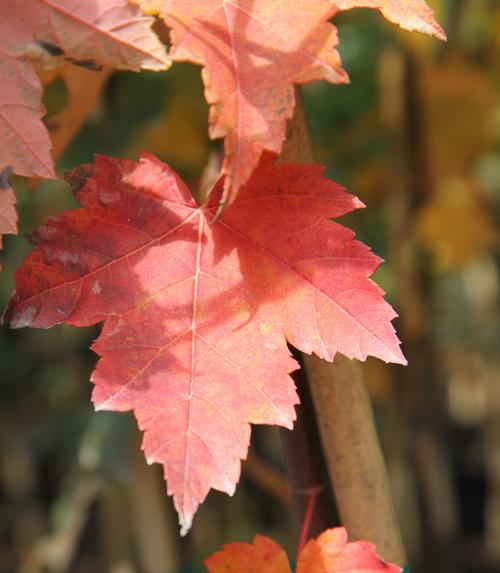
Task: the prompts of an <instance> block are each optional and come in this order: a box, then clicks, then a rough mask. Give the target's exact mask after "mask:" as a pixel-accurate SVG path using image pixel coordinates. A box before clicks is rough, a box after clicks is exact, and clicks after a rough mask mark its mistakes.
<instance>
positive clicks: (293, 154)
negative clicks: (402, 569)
mask: <svg viewBox="0 0 500 573" xmlns="http://www.w3.org/2000/svg"><path fill="white" fill-rule="evenodd" d="M296 97H297V105H296V111H295V115H294V117H293V119H292V122H291V126H290V131H289V136H288V139H287V141H286V142H285V145H284V148H283V153H282V155H281V160H282V161H288V162H295V163H299V162H311V161H312V155H313V154H312V146H311V140H310V137H309V132H308V128H307V123H306V118H305V112H304V106H303V103H302V98H301V95H300V92H299V91H298V90H296ZM303 361H304V364H305V370H306V372H307V378H308V381H309V387H310V390H311V394H312V397H313V401H314V405H315V411H316V415H317V423H318V426H319V431H320V434H321V441H322V444H323V450H324V454H325V457H326V462H327V466H328V470H329V473H330V479H331V483H332V486H333V490H334V493H335V499H336V501H337V506H338V510H339V514H340V518H341V522H342V524H343V525H344V526H345V527H346V528H347V529H348V531H349V533H350V535H351V537H352V538H355V539H359V538H363V539H367V540H369V541H371V542H373V543H375V544H376V545H377V550H378V552H379V553H380V554H381V555H382V556H383V557H384V558H385V559H387V560H390V561H394V562H396V563H400V564H404V563H405V562H406V556H405V552H404V548H403V544H402V541H401V535H400V531H399V527H398V524H397V520H396V517H395V513H394V508H393V502H392V497H391V493H390V487H389V483H388V478H387V472H386V468H385V463H384V460H383V456H382V452H381V449H380V444H379V440H378V436H377V432H376V429H375V424H374V421H373V414H372V410H371V404H370V400H369V397H368V394H367V391H366V388H365V386H364V383H363V379H362V375H361V370H360V367H359V364H357V363H355V362H352V361H350V360H347V359H346V358H344V357H342V356H338V357H337V358H336V359H335V362H334V363H328V362H326V361H324V360H320V359H319V358H317V357H315V356H303ZM299 415H300V414H299Z"/></svg>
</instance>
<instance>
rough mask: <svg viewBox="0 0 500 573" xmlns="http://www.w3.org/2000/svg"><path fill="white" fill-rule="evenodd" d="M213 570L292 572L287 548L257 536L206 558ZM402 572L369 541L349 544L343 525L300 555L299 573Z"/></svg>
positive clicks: (230, 572) (219, 572)
mask: <svg viewBox="0 0 500 573" xmlns="http://www.w3.org/2000/svg"><path fill="white" fill-rule="evenodd" d="M205 564H206V566H207V567H208V570H209V572H210V573H253V572H255V571H259V573H292V570H291V568H290V565H289V564H288V559H287V558H286V555H285V552H284V551H283V549H282V548H281V547H280V546H279V545H278V544H277V543H275V542H274V541H272V540H271V539H269V538H267V537H262V536H260V535H257V536H256V537H255V539H254V541H253V545H250V544H248V543H230V544H228V545H225V546H224V549H223V550H222V551H218V552H217V553H214V554H213V555H212V556H211V557H209V558H208V559H207V560H206V561H205ZM377 572H378V573H381V572H385V573H400V572H401V567H398V566H397V565H394V564H391V563H386V562H385V561H383V560H382V559H381V558H380V557H378V556H377V555H376V553H375V546H374V545H372V544H371V543H367V542H366V541H355V542H352V543H347V532H346V530H345V529H344V528H343V527H337V528H335V529H327V530H326V531H325V532H323V533H322V534H321V535H320V536H319V537H318V538H317V539H313V540H311V541H309V543H308V544H307V545H306V546H305V547H304V550H303V551H302V553H301V554H300V556H299V561H298V563H297V573H377Z"/></svg>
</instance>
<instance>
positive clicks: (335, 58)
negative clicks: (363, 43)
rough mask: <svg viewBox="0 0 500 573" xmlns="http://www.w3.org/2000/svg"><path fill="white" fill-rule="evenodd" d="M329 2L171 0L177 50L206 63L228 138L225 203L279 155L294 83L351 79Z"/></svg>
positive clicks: (211, 98)
mask: <svg viewBox="0 0 500 573" xmlns="http://www.w3.org/2000/svg"><path fill="white" fill-rule="evenodd" d="M335 12H336V9H335V7H334V6H332V4H331V3H330V2H329V0H314V1H312V0H294V1H293V2H290V1H289V0H272V1H269V0H237V1H234V2H229V1H227V0H203V1H200V0H169V1H168V2H165V6H164V11H163V17H164V19H165V22H166V24H167V25H168V26H169V27H170V28H171V41H172V48H171V50H170V56H171V58H172V59H173V60H175V61H190V62H194V63H196V64H199V65H202V66H204V69H203V80H204V83H205V95H206V98H207V101H208V103H209V104H210V105H211V109H210V137H212V138H213V139H216V138H221V137H224V138H225V157H224V164H223V172H224V173H225V174H226V181H225V189H224V196H223V202H227V203H231V202H232V201H233V200H234V198H235V197H236V194H237V192H238V189H239V188H240V187H241V186H242V185H243V184H244V183H245V182H246V181H247V180H248V178H249V177H250V174H251V173H252V171H253V170H254V169H255V167H256V166H257V164H258V162H259V159H260V156H261V154H262V152H263V151H264V150H265V149H267V150H268V151H271V152H274V153H279V152H280V151H281V147H282V144H283V141H284V139H285V134H286V121H287V119H289V118H290V117H291V116H292V113H293V108H294V103H295V101H294V92H293V84H294V83H297V84H298V83H305V82H311V81H313V80H320V79H324V80H327V81H330V82H336V83H343V82H346V81H347V75H346V73H345V72H344V71H343V70H342V69H341V65H340V56H339V54H338V52H337V51H336V50H335V47H336V46H337V43H338V38H337V31H336V29H335V27H334V26H332V25H331V24H329V23H328V20H329V19H330V18H331V17H332V15H333V14H334V13H335Z"/></svg>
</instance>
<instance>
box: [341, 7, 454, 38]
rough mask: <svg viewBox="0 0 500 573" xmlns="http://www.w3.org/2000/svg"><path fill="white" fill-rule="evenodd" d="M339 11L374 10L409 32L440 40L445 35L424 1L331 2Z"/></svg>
mask: <svg viewBox="0 0 500 573" xmlns="http://www.w3.org/2000/svg"><path fill="white" fill-rule="evenodd" d="M331 2H332V3H333V4H335V5H336V6H337V7H338V8H339V9H340V10H349V9H351V8H376V9H377V10H380V11H381V12H382V14H383V15H384V16H385V17H386V18H387V19H388V20H390V21H391V22H394V23H395V24H398V25H399V26H401V27H402V28H405V29H406V30H411V31H417V32H423V33H424V34H429V35H430V36H435V37H436V38H439V39H440V40H445V39H446V34H445V33H444V30H443V29H442V28H441V26H440V25H439V24H438V23H437V22H436V20H435V19H434V15H433V13H432V10H431V9H430V8H429V6H428V5H427V3H426V2H425V0H331Z"/></svg>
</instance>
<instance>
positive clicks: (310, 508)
mask: <svg viewBox="0 0 500 573" xmlns="http://www.w3.org/2000/svg"><path fill="white" fill-rule="evenodd" d="M319 492H320V488H319V487H315V488H313V489H312V490H311V492H310V493H309V501H308V503H307V509H306V514H305V516H304V523H303V525H302V531H301V532H300V540H299V549H298V551H297V561H298V560H299V557H300V554H301V553H302V550H303V549H304V547H305V545H306V543H307V540H308V534H309V529H310V527H311V521H312V518H313V515H314V509H315V508H316V502H317V501H318V495H319Z"/></svg>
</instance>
